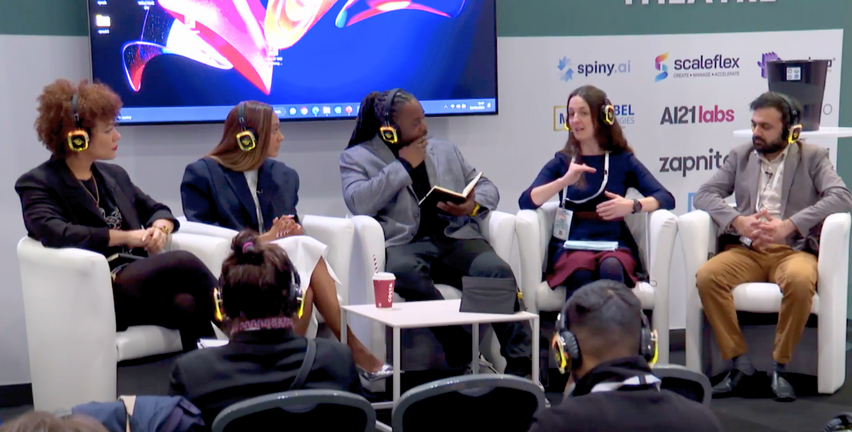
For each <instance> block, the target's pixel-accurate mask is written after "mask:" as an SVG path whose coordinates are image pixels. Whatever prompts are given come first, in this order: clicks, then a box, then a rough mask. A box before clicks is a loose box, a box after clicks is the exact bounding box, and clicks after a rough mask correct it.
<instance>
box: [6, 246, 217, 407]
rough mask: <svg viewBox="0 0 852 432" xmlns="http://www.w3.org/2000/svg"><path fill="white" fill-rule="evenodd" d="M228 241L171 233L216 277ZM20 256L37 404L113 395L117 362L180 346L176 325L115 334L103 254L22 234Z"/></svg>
mask: <svg viewBox="0 0 852 432" xmlns="http://www.w3.org/2000/svg"><path fill="white" fill-rule="evenodd" d="M227 247H228V245H227V242H225V241H223V240H221V239H216V238H212V237H204V236H197V235H190V234H183V233H176V234H174V235H172V237H171V240H170V243H169V245H167V249H168V250H185V251H189V252H192V253H193V254H195V255H196V256H197V257H198V258H199V259H201V261H202V262H204V263H205V264H206V265H207V266H208V268H209V269H210V271H211V272H212V273H213V274H214V275H215V276H216V277H218V275H219V272H220V270H221V260H220V257H222V256H223V254H224V253H225V252H226V250H227ZM18 261H19V264H20V269H21V288H22V291H23V298H24V315H25V322H26V327H27V345H28V348H29V358H30V375H31V378H32V388H33V402H34V405H35V409H38V410H56V409H61V408H68V407H71V406H74V405H77V404H81V403H86V402H90V401H99V402H107V401H113V400H115V397H116V373H117V372H116V365H117V363H118V362H119V361H122V360H131V359H137V358H142V357H147V356H152V355H158V354H167V353H172V352H177V351H180V350H181V349H182V345H181V341H180V333H179V332H178V331H177V330H169V329H165V328H162V327H158V326H153V325H151V326H134V327H130V328H128V329H127V330H126V331H123V332H116V330H115V309H114V306H113V295H112V280H111V278H110V272H109V265H108V264H107V261H106V258H105V257H104V256H103V255H101V254H98V253H95V252H90V251H87V250H83V249H73V248H64V249H52V248H46V247H44V246H42V244H41V243H40V242H38V241H36V240H33V239H31V238H29V237H24V238H23V239H21V241H19V242H18ZM217 261H218V263H217ZM211 325H212V324H211Z"/></svg>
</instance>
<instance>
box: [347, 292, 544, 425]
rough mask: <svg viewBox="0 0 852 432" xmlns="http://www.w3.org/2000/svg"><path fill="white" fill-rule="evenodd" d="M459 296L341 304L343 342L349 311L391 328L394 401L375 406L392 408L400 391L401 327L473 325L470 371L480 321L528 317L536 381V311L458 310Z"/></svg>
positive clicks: (476, 363)
mask: <svg viewBox="0 0 852 432" xmlns="http://www.w3.org/2000/svg"><path fill="white" fill-rule="evenodd" d="M460 305H461V300H436V301H419V302H403V303H394V305H393V308H389V309H379V308H377V307H376V305H373V304H366V305H350V306H341V307H340V310H341V325H340V329H341V330H340V341H341V342H343V343H344V344H345V343H346V337H347V334H346V333H347V329H346V327H347V325H346V324H347V323H348V322H349V321H348V319H347V315H348V314H355V315H360V316H362V317H364V318H367V319H369V320H372V321H376V322H379V323H382V324H384V325H386V326H389V327H391V328H393V402H387V403H381V404H373V406H374V407H376V408H377V409H385V408H393V407H394V406H396V403H397V401H398V400H399V392H400V382H399V374H400V370H399V369H400V355H399V351H400V345H401V343H400V337H399V333H400V329H404V328H423V327H442V326H451V325H466V324H474V325H472V326H471V327H472V329H473V344H472V345H473V362H472V363H471V364H472V369H473V373H478V372H479V361H478V359H479V325H476V324H490V323H502V322H512V321H530V325H531V326H532V378H533V381H535V382H536V383H538V382H539V376H538V374H539V364H538V361H539V352H538V349H539V347H538V344H539V341H538V337H539V320H538V315H536V314H533V313H529V312H518V313H515V314H511V315H500V314H483V313H468V312H459V306H460Z"/></svg>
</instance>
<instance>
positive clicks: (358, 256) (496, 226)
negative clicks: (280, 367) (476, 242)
mask: <svg viewBox="0 0 852 432" xmlns="http://www.w3.org/2000/svg"><path fill="white" fill-rule="evenodd" d="M349 217H350V218H351V220H352V222H354V223H355V233H356V235H355V250H354V253H353V255H352V262H353V265H352V267H351V276H350V281H351V283H352V285H351V288H350V290H349V296H350V299H349V300H350V304H373V303H374V302H375V292H374V291H373V273H374V269H375V267H374V266H375V265H377V266H378V268H379V269H381V270H384V268H385V234H384V231H383V230H382V227H381V225H379V222H377V221H376V220H375V219H374V218H372V217H369V216H351V215H350V216H349ZM481 226H482V227H483V233H482V235H483V236H484V237H485V239H486V241H488V243H489V244H490V245H491V247H493V248H494V251H495V252H496V253H497V255H498V256H499V257H500V258H502V259H503V260H504V261H506V262H507V263H509V262H510V259H511V255H512V245H513V243H514V240H515V229H514V226H515V216H513V215H510V214H508V213H503V212H498V211H492V212H489V214H488V216H487V219H486V223H484V224H481ZM373 257H375V259H376V263H375V264H374V263H373ZM436 288H437V289H438V291H440V292H441V294H442V295H443V296H444V298H445V299H460V298H461V295H462V294H461V291H460V290H458V289H456V288H454V287H451V286H449V285H442V284H437V285H436ZM394 301H395V302H402V301H404V300H403V299H402V298H401V297H400V296H399V294H394ZM350 325H351V326H352V328H353V330H354V331H355V332H356V334H357V335H358V337H359V338H360V339H361V340H362V341H365V342H364V343H365V345H367V347H368V348H369V349H370V351H372V352H373V354H375V355H376V356H377V357H379V358H380V359H386V358H387V355H388V351H387V350H388V346H387V344H386V342H385V338H386V329H385V327H384V326H383V325H381V324H377V323H367V322H366V321H361V320H360V319H359V318H358V317H351V319H350ZM418 330H420V331H422V332H428V330H426V329H411V330H405V331H403V333H402V334H403V338H402V339H403V344H405V342H406V339H407V337H406V336H407V335H409V334H413V333H417V332H418ZM424 334H425V333H424ZM428 334H429V335H430V337H432V336H431V332H428ZM480 334H481V335H482V340H481V343H480V346H481V347H482V349H481V352H482V354H483V356H485V358H486V359H487V360H488V361H490V362H491V363H492V364H494V367H495V368H496V369H497V370H503V369H504V368H505V365H506V361H505V359H503V357H502V356H501V355H500V345H499V343H498V342H497V338H496V337H495V336H494V332H493V330H492V329H491V326H487V327H486V328H485V329H484V331H482V332H480ZM412 345H415V344H412ZM403 348H406V347H405V346H403ZM426 349H427V350H429V351H430V354H431V353H434V352H435V351H437V350H440V349H441V345H440V344H438V343H437V341H436V342H435V343H434V344H430V346H429V347H427V348H426ZM402 352H403V356H402V366H403V369H404V370H413V368H412V367H411V366H407V365H411V364H412V363H411V362H410V360H415V359H413V358H411V357H408V356H406V355H405V352H406V350H405V349H403V350H402ZM416 360H419V361H420V366H415V367H414V368H417V367H423V366H422V362H423V361H426V362H428V361H429V360H428V359H416Z"/></svg>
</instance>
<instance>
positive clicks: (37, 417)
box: [0, 411, 107, 432]
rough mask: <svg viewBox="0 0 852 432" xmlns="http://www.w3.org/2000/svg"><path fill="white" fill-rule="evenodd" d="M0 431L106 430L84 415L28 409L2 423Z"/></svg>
mask: <svg viewBox="0 0 852 432" xmlns="http://www.w3.org/2000/svg"><path fill="white" fill-rule="evenodd" d="M0 432H107V429H106V428H105V427H104V425H102V424H100V423H98V422H97V421H96V420H94V419H92V418H90V417H86V416H80V415H74V416H70V417H58V416H56V415H54V414H51V413H49V412H45V411H30V412H28V413H26V414H23V415H21V416H20V417H18V418H16V419H14V420H11V421H9V422H8V423H3V425H2V426H0Z"/></svg>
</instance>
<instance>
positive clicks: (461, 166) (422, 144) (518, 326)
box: [340, 89, 532, 376]
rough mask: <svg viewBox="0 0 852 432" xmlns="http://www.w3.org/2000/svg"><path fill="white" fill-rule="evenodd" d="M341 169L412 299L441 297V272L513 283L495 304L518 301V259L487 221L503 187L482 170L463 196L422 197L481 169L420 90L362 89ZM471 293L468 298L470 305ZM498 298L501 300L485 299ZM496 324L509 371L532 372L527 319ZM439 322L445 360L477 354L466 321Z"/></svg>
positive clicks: (462, 281) (484, 286)
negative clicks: (429, 111)
mask: <svg viewBox="0 0 852 432" xmlns="http://www.w3.org/2000/svg"><path fill="white" fill-rule="evenodd" d="M340 175H341V180H342V183H343V199H344V201H345V202H346V206H347V207H348V208H349V211H350V212H352V213H353V214H356V215H366V216H372V217H374V218H375V219H376V220H377V221H378V222H379V224H381V226H382V228H383V231H384V234H385V247H386V248H387V255H386V256H387V263H386V265H385V269H386V271H388V272H391V273H394V274H395V275H396V287H395V291H396V292H397V293H399V295H400V296H402V297H403V298H405V299H406V300H407V301H420V300H440V299H442V298H443V297H442V296H441V293H440V292H438V290H437V289H436V288H435V283H436V282H435V281H436V279H437V280H439V282H438V283H446V284H449V285H453V286H455V287H458V288H461V289H462V291H463V292H464V291H465V290H470V291H469V292H477V293H482V292H485V293H494V294H496V293H498V292H499V293H503V294H504V293H508V297H503V296H497V295H494V296H493V297H494V298H498V297H500V298H501V299H502V298H508V302H507V303H506V304H505V310H501V311H497V310H494V312H497V313H513V312H514V310H515V309H514V308H515V307H519V303H520V302H519V300H517V298H518V297H517V295H516V293H517V292H518V291H517V290H518V288H517V282H516V281H515V278H514V275H513V273H512V268H511V267H510V266H509V265H508V264H507V263H506V262H504V261H503V260H502V259H500V257H499V256H497V253H495V252H494V249H493V248H492V247H491V246H490V245H489V244H488V243H487V242H486V241H485V238H484V237H483V235H482V228H481V226H480V224H483V223H485V221H486V217H487V215H488V212H490V211H492V210H495V209H496V208H497V203H498V202H499V200H500V194H499V193H498V191H497V187H495V186H494V184H493V183H492V182H491V181H490V180H488V179H487V178H485V177H480V178H479V180H478V182H477V183H476V185H475V189H474V191H472V192H471V193H470V194H469V195H468V196H467V199H466V200H465V201H464V202H462V203H460V204H454V203H451V202H440V203H438V204H437V205H425V206H422V207H421V206H420V204H419V202H420V201H421V200H422V199H423V198H424V197H425V196H426V194H428V193H429V191H430V190H431V188H432V186H441V187H444V188H446V189H449V190H452V191H462V190H464V188H465V186H466V185H467V184H468V183H470V182H472V181H474V180H475V179H476V178H477V171H476V169H475V168H474V167H473V166H471V165H470V164H469V163H467V162H466V161H465V159H464V157H462V154H461V151H459V149H458V147H456V146H455V145H453V144H451V143H449V142H446V141H440V140H435V139H430V138H429V137H428V129H427V126H426V118H425V116H424V113H423V108H422V107H421V106H420V103H419V102H418V101H417V99H416V98H415V97H414V96H413V95H411V94H410V93H408V92H406V91H404V90H401V89H394V90H390V91H385V92H381V93H380V92H373V93H370V94H369V95H367V96H366V97H365V98H364V100H363V101H362V102H361V109H360V111H359V113H358V119H357V124H356V126H355V130H354V132H353V133H352V138H351V139H350V141H349V145H348V147H347V149H346V150H345V151H344V152H343V154H342V155H341V156H340ZM463 295H467V294H463ZM471 295H472V294H471ZM471 299H472V298H467V299H465V300H463V301H462V305H463V307H464V305H465V302H466V301H467V300H471ZM501 305H502V303H501ZM483 306H485V305H484V304H483ZM491 306H495V307H496V306H497V305H496V304H495V305H488V306H487V307H491ZM492 326H493V328H494V331H495V333H496V335H497V339H498V340H499V341H500V345H501V347H502V349H501V353H502V355H503V357H505V358H506V360H507V366H506V371H505V372H506V373H508V374H513V375H518V376H528V375H529V374H530V373H531V370H532V362H531V359H530V353H531V351H530V342H531V341H530V328H529V324H528V323H526V322H524V323H500V324H493V325H492ZM432 332H433V333H434V334H435V336H436V338H437V339H438V341H439V342H440V343H441V345H442V346H443V348H444V352H445V353H446V359H447V364H448V366H450V367H451V368H462V367H465V366H466V365H467V364H468V363H469V362H470V361H471V349H470V346H471V336H470V334H469V333H467V332H466V331H465V330H464V329H463V328H462V327H460V326H456V327H440V328H433V329H432Z"/></svg>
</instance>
